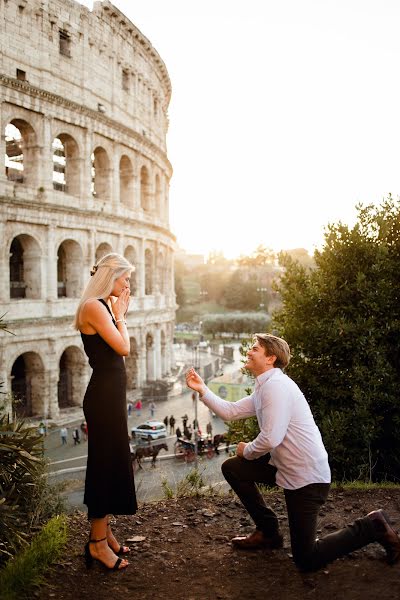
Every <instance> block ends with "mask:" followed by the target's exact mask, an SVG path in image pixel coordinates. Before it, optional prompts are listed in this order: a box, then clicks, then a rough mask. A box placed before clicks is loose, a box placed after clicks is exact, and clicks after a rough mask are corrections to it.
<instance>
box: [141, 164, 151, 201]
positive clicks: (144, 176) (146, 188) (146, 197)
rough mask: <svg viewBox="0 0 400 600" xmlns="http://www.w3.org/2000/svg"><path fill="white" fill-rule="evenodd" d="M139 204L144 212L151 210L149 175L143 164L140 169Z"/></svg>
mask: <svg viewBox="0 0 400 600" xmlns="http://www.w3.org/2000/svg"><path fill="white" fill-rule="evenodd" d="M140 206H141V207H142V209H143V210H144V211H145V212H150V210H151V197H150V177H149V171H148V169H147V167H145V166H143V167H142V168H141V169H140Z"/></svg>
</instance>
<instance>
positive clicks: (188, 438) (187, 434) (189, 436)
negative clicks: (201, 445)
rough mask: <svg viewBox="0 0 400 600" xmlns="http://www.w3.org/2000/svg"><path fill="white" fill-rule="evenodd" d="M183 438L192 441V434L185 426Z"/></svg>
mask: <svg viewBox="0 0 400 600" xmlns="http://www.w3.org/2000/svg"><path fill="white" fill-rule="evenodd" d="M183 437H185V438H186V439H187V440H189V441H190V440H191V439H192V432H191V431H190V429H189V428H188V427H186V425H185V427H184V428H183Z"/></svg>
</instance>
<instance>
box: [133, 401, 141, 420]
mask: <svg viewBox="0 0 400 600" xmlns="http://www.w3.org/2000/svg"><path fill="white" fill-rule="evenodd" d="M135 410H136V415H137V416H138V417H140V415H141V414H142V401H141V400H140V398H139V400H137V402H136V404H135Z"/></svg>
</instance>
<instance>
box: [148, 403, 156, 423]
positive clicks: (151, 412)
mask: <svg viewBox="0 0 400 600" xmlns="http://www.w3.org/2000/svg"><path fill="white" fill-rule="evenodd" d="M155 410H156V405H155V404H154V402H153V400H150V402H149V411H150V418H151V419H152V418H153V417H154V413H155Z"/></svg>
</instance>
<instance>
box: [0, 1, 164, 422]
mask: <svg viewBox="0 0 400 600" xmlns="http://www.w3.org/2000/svg"><path fill="white" fill-rule="evenodd" d="M0 11H1V12H0V17H1V30H0V44H1V58H0V61H1V68H0V83H1V86H0V90H1V98H0V100H1V104H0V110H1V114H0V118H1V128H2V132H3V133H2V136H1V141H0V152H1V154H2V156H5V166H4V167H3V168H1V169H0V240H1V245H0V306H1V313H6V321H7V323H8V325H9V328H10V330H12V332H13V333H14V334H15V335H13V336H12V335H8V334H7V333H2V334H0V381H4V382H5V384H4V388H5V391H13V392H14V394H15V395H17V396H19V397H20V398H21V399H22V402H21V404H20V410H21V411H24V412H25V414H27V415H40V416H43V417H50V418H55V417H57V416H58V414H59V410H60V408H63V407H67V406H73V405H81V404H82V399H83V394H84V390H85V386H86V384H87V381H88V377H89V374H90V369H89V367H88V365H87V360H86V357H85V355H84V353H83V349H82V343H81V340H80V336H79V335H78V334H77V332H76V331H75V330H74V329H73V328H72V325H71V323H72V319H73V316H74V313H75V310H76V306H77V303H78V298H79V296H80V295H81V292H82V289H83V287H84V286H85V284H86V282H87V279H88V278H89V273H90V269H91V267H92V265H93V264H94V263H95V262H96V260H98V259H99V258H100V257H101V256H102V255H103V254H105V253H107V252H109V251H114V252H119V253H121V254H124V255H125V256H126V257H127V258H128V259H129V260H130V261H131V262H132V263H133V264H134V265H135V267H136V271H135V273H134V274H133V276H132V279H133V282H132V293H133V298H132V301H131V307H130V312H129V316H128V329H129V333H130V337H131V354H130V356H129V357H128V358H127V360H126V366H127V373H128V391H129V390H131V391H132V390H135V389H136V390H139V389H140V387H141V386H142V385H143V384H144V383H145V382H147V381H152V380H157V379H160V378H162V377H163V376H164V375H166V374H168V373H169V372H170V369H171V360H172V354H171V349H172V339H173V329H174V318H175V307H176V306H175V294H174V284H173V253H174V248H175V238H174V236H173V235H172V234H171V232H170V229H169V222H168V212H169V207H168V190H169V180H170V177H171V174H172V169H171V165H170V163H169V161H168V158H167V154H166V132H167V127H168V119H167V108H168V104H169V99H170V93H171V86H170V80H169V77H168V73H167V70H166V68H165V65H164V63H163V62H162V60H161V58H160V57H159V55H158V54H157V52H156V51H155V50H154V48H153V47H152V46H151V44H150V42H149V41H148V40H147V39H146V38H145V37H144V36H143V35H142V33H141V32H140V31H139V30H138V29H137V28H136V27H135V26H134V25H133V24H132V23H131V22H130V21H129V20H128V19H127V18H126V17H125V16H124V15H123V14H122V13H121V12H120V11H119V10H117V9H116V8H115V7H114V6H113V5H112V4H111V3H110V2H108V0H104V1H103V2H95V3H94V7H93V10H92V11H91V10H89V9H88V8H86V7H84V6H82V5H80V4H79V3H77V2H74V1H71V0H30V1H29V2H27V0H1V2H0ZM4 388H3V390H4Z"/></svg>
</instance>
